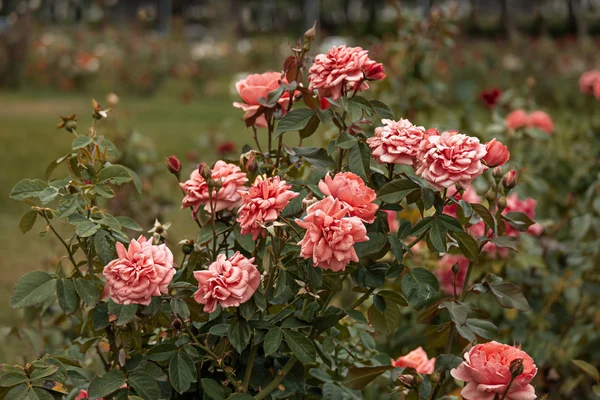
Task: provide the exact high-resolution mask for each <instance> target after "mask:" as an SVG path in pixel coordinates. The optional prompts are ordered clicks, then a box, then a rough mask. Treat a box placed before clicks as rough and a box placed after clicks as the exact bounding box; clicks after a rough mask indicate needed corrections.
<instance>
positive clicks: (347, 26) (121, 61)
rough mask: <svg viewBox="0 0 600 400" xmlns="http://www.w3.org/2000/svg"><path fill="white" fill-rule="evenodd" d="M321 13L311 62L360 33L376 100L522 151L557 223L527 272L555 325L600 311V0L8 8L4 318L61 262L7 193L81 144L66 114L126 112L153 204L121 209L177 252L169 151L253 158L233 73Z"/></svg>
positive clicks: (184, 218)
mask: <svg viewBox="0 0 600 400" xmlns="http://www.w3.org/2000/svg"><path fill="white" fill-rule="evenodd" d="M313 21H317V39H316V41H315V44H314V45H313V49H312V50H311V55H312V56H314V55H315V54H318V53H319V52H326V51H327V50H328V49H329V48H330V47H331V46H332V45H338V44H343V43H346V44H348V45H360V46H362V47H364V48H366V49H369V50H370V57H371V58H373V59H375V60H377V61H379V62H382V63H383V64H384V65H385V68H386V72H387V74H388V78H387V79H386V80H384V81H383V82H380V83H378V84H375V85H374V89H373V93H372V96H373V97H375V98H380V99H382V100H384V101H385V102H386V103H389V104H390V105H391V106H392V108H393V109H394V111H395V113H396V116H397V117H400V116H402V117H405V118H409V119H410V120H412V121H413V122H415V123H416V124H418V125H424V126H438V127H439V128H440V129H448V128H458V129H460V130H462V131H464V132H465V133H468V134H470V135H476V136H479V137H481V138H482V139H489V138H491V137H493V136H498V137H500V138H502V139H503V141H504V142H505V143H507V144H508V145H509V147H510V148H511V151H512V152H513V156H512V160H513V161H514V162H515V163H517V165H518V166H519V167H524V168H526V170H527V173H526V174H524V175H523V179H524V184H523V187H524V189H522V190H524V191H525V193H526V194H527V195H530V196H532V197H534V198H536V199H537V200H538V208H537V211H536V212H537V215H536V219H537V220H539V221H541V222H542V223H543V224H544V225H545V227H546V235H545V236H544V238H542V240H541V242H540V243H541V244H540V243H537V244H535V245H533V244H532V245H527V243H526V245H527V246H526V248H527V251H526V252H525V253H523V254H521V256H520V257H518V258H517V259H516V261H514V262H515V263H516V264H517V267H518V266H519V265H521V266H523V267H525V266H526V267H527V268H530V269H527V274H531V278H532V279H533V277H534V275H535V276H536V277H537V278H539V274H542V275H544V274H546V275H544V276H547V277H548V279H547V281H546V282H547V284H548V287H547V288H544V290H543V291H542V292H544V293H545V295H547V296H546V297H543V298H542V297H540V299H539V300H540V301H541V302H545V304H546V305H547V307H540V308H541V309H542V312H541V313H540V321H544V320H545V319H548V321H549V322H548V324H559V325H560V323H561V322H560V320H556V319H557V318H559V317H560V315H561V311H563V309H562V308H560V307H563V308H564V313H563V314H562V316H563V317H564V321H563V322H562V323H564V324H565V326H567V327H568V326H569V324H568V323H567V322H569V323H570V324H571V325H572V324H573V319H571V320H570V321H567V317H566V315H574V316H575V317H572V318H579V317H578V316H579V314H577V313H586V312H587V311H589V310H588V308H586V309H585V310H580V309H579V308H577V305H581V304H585V305H586V306H585V307H588V305H589V304H593V300H592V301H591V302H590V298H587V302H583V301H575V300H577V299H580V297H581V296H587V294H585V293H587V292H586V291H583V290H582V289H581V288H582V287H584V286H585V285H588V286H591V288H592V289H591V292H590V293H598V291H599V289H598V288H600V283H599V280H600V278H599V276H598V275H599V274H598V273H596V274H591V276H592V279H589V276H590V275H589V274H588V275H586V276H587V277H588V278H587V279H586V280H585V282H583V279H582V276H584V274H585V273H587V272H589V271H594V270H595V271H597V267H598V260H599V259H600V258H598V251H599V250H598V249H599V247H600V246H599V242H598V240H599V239H598V237H599V230H600V217H599V215H600V201H599V200H598V198H597V193H598V187H599V186H598V170H599V169H598V159H599V158H600V143H599V142H600V140H599V137H598V133H599V132H600V130H599V129H598V126H599V125H600V121H598V120H599V119H600V108H599V106H598V104H600V102H599V101H598V100H596V99H594V97H593V96H585V95H583V94H582V93H580V90H579V86H578V79H579V77H580V75H581V74H582V73H583V72H585V71H587V70H590V69H593V68H600V52H599V50H600V0H529V1H525V0H470V1H468V0H464V1H441V0H419V1H417V0H413V1H404V0H402V1H399V0H389V1H388V0H214V1H213V0H210V1H209V0H206V1H199V0H198V1H183V0H155V1H150V0H143V1H138V0H128V1H125V0H3V1H0V160H1V161H0V162H1V164H0V166H1V168H2V169H1V171H2V172H1V174H0V227H1V229H0V254H1V255H2V256H1V257H0V305H1V307H0V325H2V326H9V325H13V324H15V321H18V319H17V318H16V316H17V315H16V314H15V313H13V312H11V311H10V310H9V309H8V298H9V296H10V291H11V288H12V285H13V284H14V282H15V280H16V279H17V278H18V277H19V276H20V275H22V274H23V273H25V272H27V271H29V270H32V269H46V270H52V269H53V266H55V265H56V263H57V262H58V260H59V255H60V254H61V248H60V243H59V242H58V241H57V240H56V239H55V238H54V237H53V236H51V235H47V236H44V237H41V238H40V237H37V234H38V232H39V231H40V230H42V229H43V227H42V226H41V225H39V226H38V225H36V226H35V227H34V229H33V230H32V231H31V232H29V233H27V234H26V235H25V236H23V234H22V233H21V231H20V230H19V226H18V224H19V219H20V217H21V216H22V214H24V213H25V212H26V211H27V209H26V206H25V205H23V204H20V203H17V202H15V201H12V200H10V199H9V198H8V195H9V193H10V189H11V188H12V186H13V185H14V184H15V183H16V182H17V181H18V180H20V179H23V178H25V177H32V178H33V177H44V174H45V170H46V167H47V165H48V164H49V163H50V162H52V161H53V160H54V159H56V158H57V157H59V156H60V155H61V154H65V153H66V152H68V151H69V149H70V144H71V141H72V139H73V137H72V136H70V134H69V133H68V132H66V131H64V130H57V129H56V124H57V123H58V122H59V121H60V118H59V116H60V115H64V116H67V115H70V114H73V113H75V114H77V115H78V116H79V119H80V126H81V127H86V126H89V124H90V122H91V99H92V98H94V99H96V100H98V101H99V102H100V103H101V104H102V105H103V106H105V107H110V108H111V111H110V113H109V118H108V119H107V120H103V121H102V122H101V124H100V125H99V129H100V131H101V133H102V134H104V135H106V136H107V137H108V138H110V139H111V140H112V141H114V142H115V143H118V145H119V147H120V148H123V149H125V150H124V151H123V152H122V154H121V156H120V157H121V159H120V163H122V164H125V165H127V166H129V167H131V168H133V169H135V170H136V171H137V172H138V173H139V174H140V176H141V177H142V178H143V180H144V191H145V197H144V200H140V198H138V197H137V195H136V194H135V193H133V190H132V191H127V190H124V191H122V192H119V195H118V196H117V198H116V199H115V200H114V201H113V202H111V203H110V204H108V205H107V206H108V207H111V208H113V209H118V210H119V211H118V212H113V213H114V214H119V215H130V216H131V217H133V218H135V219H136V220H137V221H138V222H139V223H140V224H141V225H142V226H143V227H144V228H145V229H146V230H148V229H150V228H151V227H152V225H153V222H154V220H155V218H159V219H160V220H161V221H162V222H166V221H172V222H173V223H174V224H173V227H172V228H171V230H170V231H169V234H170V238H169V241H170V245H172V246H176V243H177V242H178V241H179V240H181V239H183V238H186V237H187V236H188V235H190V232H193V231H194V228H195V226H194V225H193V223H192V222H191V221H190V220H189V218H188V215H187V214H186V213H182V212H177V211H178V209H179V202H180V194H179V193H178V188H177V186H176V185H175V182H174V181H173V180H172V179H171V177H169V175H168V173H167V171H166V168H164V164H163V160H164V158H165V157H166V156H168V155H170V154H176V155H177V156H178V157H179V158H180V159H181V160H182V161H183V162H184V165H185V166H184V168H185V169H184V173H188V172H189V171H190V170H191V169H192V168H194V166H195V165H197V164H198V162H200V161H206V162H209V163H210V162H213V161H215V160H216V159H217V158H230V159H235V158H236V157H238V156H239V153H240V152H241V151H242V149H243V146H244V144H246V143H250V142H251V141H252V138H251V132H250V131H248V130H246V129H245V126H244V123H243V122H242V120H241V117H242V112H241V111H240V110H239V109H236V108H233V107H232V102H233V101H236V100H238V95H237V93H236V91H235V88H234V85H235V82H236V81H237V80H238V79H239V78H240V77H243V76H244V75H246V74H248V73H252V72H264V71H267V70H274V71H278V70H281V69H282V65H283V61H284V59H285V57H286V56H287V55H289V53H290V45H294V44H295V43H296V40H297V38H298V37H301V36H302V34H303V33H304V31H305V30H306V29H308V28H309V27H310V26H311V25H312V23H313ZM495 89H498V96H497V98H496V100H494V102H493V103H494V104H490V93H493V92H494V90H495ZM492 97H493V95H492ZM516 108H526V109H530V110H534V109H541V110H544V111H546V112H547V113H548V114H549V115H551V116H552V119H553V120H554V124H555V133H554V135H553V136H552V137H551V138H549V137H548V135H545V134H543V133H539V132H529V134H528V136H527V137H525V138H521V139H519V140H518V139H517V138H515V137H511V136H510V135H507V130H506V127H505V125H504V117H505V115H506V114H508V112H510V111H511V110H514V109H516ZM81 129H84V128H81ZM330 134H331V133H330V132H327V131H319V132H317V134H316V135H315V136H314V137H313V138H311V140H313V141H315V142H319V143H320V142H325V143H326V141H327V138H328V137H329V135H330ZM42 234H43V232H42V233H41V235H42ZM549 255H550V256H549ZM574 266H576V267H574ZM532 267H533V268H532ZM531 271H533V272H531ZM569 271H570V272H569ZM514 278H515V279H514V280H516V281H519V282H522V281H525V280H526V279H527V275H523V276H517V277H514ZM525 283H526V281H525ZM557 288H558V289H557ZM587 289H590V288H589V287H587ZM553 293H555V294H553ZM571 301H572V302H573V304H571V303H570V302H571ZM596 301H597V295H596ZM530 302H532V301H531V299H530ZM533 303H534V304H535V301H533ZM555 307H558V310H555V309H554V308H555ZM582 307H583V306H582ZM586 321H587V322H586V324H584V326H583V327H581V330H580V331H577V332H569V331H564V330H561V329H562V328H561V329H558V331H557V332H553V333H552V335H550V334H548V335H550V336H547V337H546V340H548V341H551V342H552V343H554V344H556V345H558V344H559V343H560V340H562V339H563V338H564V336H565V335H571V334H574V335H575V334H582V332H587V331H586V330H588V329H593V326H594V325H595V326H596V327H597V326H598V324H599V323H600V314H599V312H598V307H597V304H596V306H595V308H593V309H592V311H591V315H586ZM17 325H18V323H17ZM559 327H560V326H559ZM2 329H4V330H3V331H2V332H4V333H7V332H8V331H9V330H10V328H8V327H6V328H2ZM525 331H526V329H525ZM13 332H14V331H13ZM27 332H29V333H31V330H29V331H28V330H27V329H25V328H24V329H23V330H21V331H19V334H21V335H22V334H27ZM544 334H545V332H544ZM538 339H540V340H542V342H543V340H544V337H542V338H538ZM599 340H600V339H598V336H597V335H596V340H595V342H592V343H589V342H588V343H586V344H584V345H582V344H581V343H576V344H573V346H574V349H575V350H573V349H563V350H564V351H565V352H566V353H568V352H569V351H571V350H573V351H571V353H569V357H571V358H574V357H575V356H577V352H579V353H581V350H582V349H586V348H587V349H588V351H589V352H588V354H586V356H585V358H590V357H591V359H594V357H595V356H594V355H597V356H598V357H599V358H600V341H599ZM586 346H587V347H586ZM572 353H575V354H572ZM597 359H598V358H596V360H597ZM541 362H542V363H543V360H541ZM550 375H551V374H550ZM574 379H575V378H574ZM577 379H584V378H577ZM577 384H578V383H577V382H575V383H572V385H573V387H576V386H577ZM567 389H568V388H567ZM561 390H563V389H561ZM565 390H566V389H565ZM566 393H568V390H567V391H566ZM565 398H566V397H565Z"/></svg>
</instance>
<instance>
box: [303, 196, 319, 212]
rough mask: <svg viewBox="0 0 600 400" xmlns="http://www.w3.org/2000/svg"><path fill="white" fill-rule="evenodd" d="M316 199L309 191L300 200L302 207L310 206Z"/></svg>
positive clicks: (304, 208)
mask: <svg viewBox="0 0 600 400" xmlns="http://www.w3.org/2000/svg"><path fill="white" fill-rule="evenodd" d="M317 201H318V200H317V199H316V198H315V197H314V196H313V194H312V193H309V194H308V195H307V196H306V197H305V198H304V199H303V200H302V209H303V210H306V209H307V208H308V207H310V206H311V205H313V204H314V203H316V202H317Z"/></svg>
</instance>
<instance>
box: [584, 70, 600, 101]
mask: <svg viewBox="0 0 600 400" xmlns="http://www.w3.org/2000/svg"><path fill="white" fill-rule="evenodd" d="M598 88H600V70H597V69H595V70H591V71H587V72H584V73H583V74H582V75H581V77H580V78H579V90H580V91H581V92H582V93H586V94H594V95H595V92H596V91H600V89H598ZM596 97H598V96H596Z"/></svg>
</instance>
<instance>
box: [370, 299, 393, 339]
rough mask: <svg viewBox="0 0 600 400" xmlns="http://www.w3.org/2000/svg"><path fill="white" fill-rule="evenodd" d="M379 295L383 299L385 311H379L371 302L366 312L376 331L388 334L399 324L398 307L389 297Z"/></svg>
mask: <svg viewBox="0 0 600 400" xmlns="http://www.w3.org/2000/svg"><path fill="white" fill-rule="evenodd" d="M381 297H382V298H383V300H384V301H385V311H384V312H381V311H379V310H378V309H377V307H376V306H375V305H374V304H373V305H372V306H371V307H370V308H369V312H368V316H369V322H370V323H371V325H373V327H374V328H375V329H377V331H379V332H381V333H383V334H384V335H390V334H392V333H393V332H394V331H395V330H396V328H398V326H400V308H399V307H398V305H397V304H396V303H395V302H394V301H392V300H391V299H389V298H386V297H383V296H381Z"/></svg>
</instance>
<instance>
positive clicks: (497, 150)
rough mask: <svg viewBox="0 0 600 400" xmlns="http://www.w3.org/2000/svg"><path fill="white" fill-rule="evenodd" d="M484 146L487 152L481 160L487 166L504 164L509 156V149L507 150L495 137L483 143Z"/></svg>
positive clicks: (492, 166)
mask: <svg viewBox="0 0 600 400" xmlns="http://www.w3.org/2000/svg"><path fill="white" fill-rule="evenodd" d="M485 148H486V150H487V154H486V155H485V157H484V158H483V161H485V163H486V164H487V166H488V167H490V168H494V167H499V166H502V165H504V164H506V162H507V161H508V159H509V158H510V151H508V148H506V146H505V145H503V144H502V143H500V142H499V141H497V140H496V138H493V139H492V140H490V141H489V142H487V143H486V144H485Z"/></svg>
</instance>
